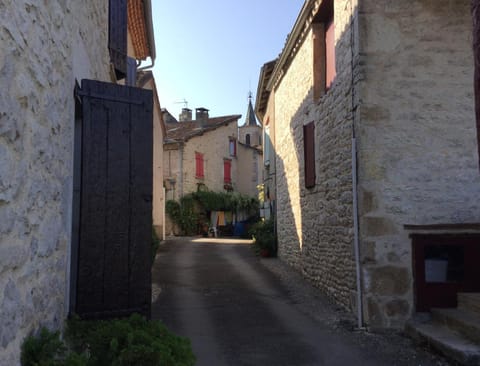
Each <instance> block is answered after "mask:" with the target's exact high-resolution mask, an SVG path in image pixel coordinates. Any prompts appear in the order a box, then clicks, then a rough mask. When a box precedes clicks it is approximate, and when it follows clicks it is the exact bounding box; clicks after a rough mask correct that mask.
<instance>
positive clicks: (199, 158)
mask: <svg viewBox="0 0 480 366" xmlns="http://www.w3.org/2000/svg"><path fill="white" fill-rule="evenodd" d="M204 176H205V175H204V171H203V154H201V153H198V152H196V153H195V178H204Z"/></svg>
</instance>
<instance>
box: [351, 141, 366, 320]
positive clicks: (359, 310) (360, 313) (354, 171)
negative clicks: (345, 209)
mask: <svg viewBox="0 0 480 366" xmlns="http://www.w3.org/2000/svg"><path fill="white" fill-rule="evenodd" d="M352 186H353V187H352V190H353V232H354V234H353V245H354V247H355V269H356V276H357V319H358V324H357V325H358V329H362V328H363V306H362V297H363V296H362V282H361V264H360V244H359V230H358V191H357V141H356V138H355V133H354V134H353V136H352Z"/></svg>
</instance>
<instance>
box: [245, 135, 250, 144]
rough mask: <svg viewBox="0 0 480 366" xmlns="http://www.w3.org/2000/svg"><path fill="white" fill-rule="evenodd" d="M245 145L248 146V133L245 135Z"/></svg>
mask: <svg viewBox="0 0 480 366" xmlns="http://www.w3.org/2000/svg"><path fill="white" fill-rule="evenodd" d="M245 144H247V145H248V146H250V134H249V133H247V134H246V135H245Z"/></svg>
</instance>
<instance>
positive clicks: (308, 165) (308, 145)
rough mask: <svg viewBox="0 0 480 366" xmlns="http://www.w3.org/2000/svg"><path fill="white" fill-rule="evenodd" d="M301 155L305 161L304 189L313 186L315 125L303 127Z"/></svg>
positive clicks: (312, 123) (311, 123)
mask: <svg viewBox="0 0 480 366" xmlns="http://www.w3.org/2000/svg"><path fill="white" fill-rule="evenodd" d="M303 154H304V161H305V187H306V188H312V187H314V186H315V124H314V122H310V123H309V124H307V125H305V126H303Z"/></svg>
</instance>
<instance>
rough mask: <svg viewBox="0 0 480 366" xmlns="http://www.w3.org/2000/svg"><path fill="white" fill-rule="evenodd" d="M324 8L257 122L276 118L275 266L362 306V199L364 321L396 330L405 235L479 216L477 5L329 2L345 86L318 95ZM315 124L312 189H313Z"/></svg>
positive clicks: (290, 48)
mask: <svg viewBox="0 0 480 366" xmlns="http://www.w3.org/2000/svg"><path fill="white" fill-rule="evenodd" d="M324 2H326V0H324V1H320V0H317V1H307V2H306V3H305V5H304V7H303V8H302V12H301V14H300V16H299V19H298V20H297V23H296V25H295V27H294V29H293V30H292V32H291V34H290V37H289V40H287V44H286V47H285V49H284V51H283V52H282V54H281V55H280V57H279V60H277V65H276V67H275V70H274V72H273V76H272V77H271V80H270V81H269V83H268V85H267V86H265V88H264V89H265V90H267V91H268V92H269V99H268V103H267V106H266V107H263V112H264V118H263V121H262V122H263V124H264V126H265V125H266V124H267V123H266V122H267V120H268V119H270V120H272V119H273V121H274V122H273V123H272V121H270V124H271V126H274V127H273V128H274V133H273V136H275V138H274V149H275V157H276V165H275V169H276V174H275V178H276V188H277V200H278V204H277V223H278V238H279V256H280V257H281V258H282V259H284V260H286V261H287V262H289V263H290V264H292V265H293V266H295V267H296V268H298V269H299V270H300V271H302V273H303V274H304V275H305V276H306V277H307V278H308V279H310V280H311V281H312V282H313V283H315V284H316V285H317V286H318V287H319V288H320V289H321V290H323V291H324V292H326V293H327V294H328V295H329V296H330V297H332V298H333V299H334V300H335V301H336V302H337V303H338V304H341V305H343V306H344V307H346V308H352V309H355V308H356V307H357V303H356V296H355V295H356V294H357V287H356V283H355V282H356V274H355V268H356V265H355V254H354V235H355V232H354V220H353V219H354V215H355V212H354V210H353V207H354V206H353V203H354V196H355V194H356V193H358V218H359V232H358V239H359V244H360V266H361V285H362V292H363V295H362V305H363V316H364V320H365V323H366V324H367V325H369V326H380V327H399V326H402V325H403V324H404V322H405V320H406V319H408V318H409V317H410V316H411V315H412V314H413V313H414V312H415V307H414V278H413V275H414V274H413V270H412V251H411V240H410V238H409V232H408V231H406V230H405V229H404V225H408V224H416V225H422V224H423V225H426V224H442V223H447V224H455V223H468V222H478V221H479V219H480V205H479V203H478V200H477V199H476V198H477V197H478V196H479V194H480V174H479V173H478V157H477V156H476V148H477V146H476V139H475V135H476V132H475V122H474V121H475V120H474V103H473V55H472V51H471V48H472V47H471V33H472V25H471V24H472V23H471V15H470V2H469V1H468V0H462V1H459V2H452V1H448V0H440V1H427V0H416V1H409V2H391V1H386V0H385V1H374V0H358V1H346V0H335V1H333V8H334V9H333V13H334V23H335V60H336V77H335V79H334V81H333V84H332V86H331V87H330V89H329V90H328V91H326V92H325V93H324V94H323V95H320V96H319V97H318V96H317V95H314V94H315V91H316V90H315V87H314V85H315V83H316V82H317V81H318V80H315V78H314V76H315V74H314V72H313V70H314V67H315V65H317V63H316V62H318V59H316V58H315V55H314V48H315V46H314V29H313V27H312V24H311V21H312V19H313V20H315V15H317V13H316V12H317V9H318V8H319V7H321V6H322V4H323V3H324ZM285 53H286V54H285ZM317 97H318V99H317ZM272 106H273V107H272ZM272 108H273V109H274V110H273V111H272ZM310 122H314V125H315V139H314V141H315V172H316V181H315V185H314V187H313V188H305V178H304V177H305V171H304V166H305V161H304V145H303V144H304V136H303V126H304V125H306V124H308V123H310ZM271 128H272V127H270V129H271ZM270 134H271V132H270ZM353 136H354V137H355V141H356V150H355V155H352V145H353V144H352V142H353V140H352V137H353ZM352 156H355V157H356V159H357V160H358V161H357V163H356V164H355V162H353V163H354V164H352ZM353 167H356V168H357V170H358V173H357V177H358V182H357V186H356V187H354V186H353V178H352V174H353ZM270 170H271V168H270ZM267 172H268V171H267Z"/></svg>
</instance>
